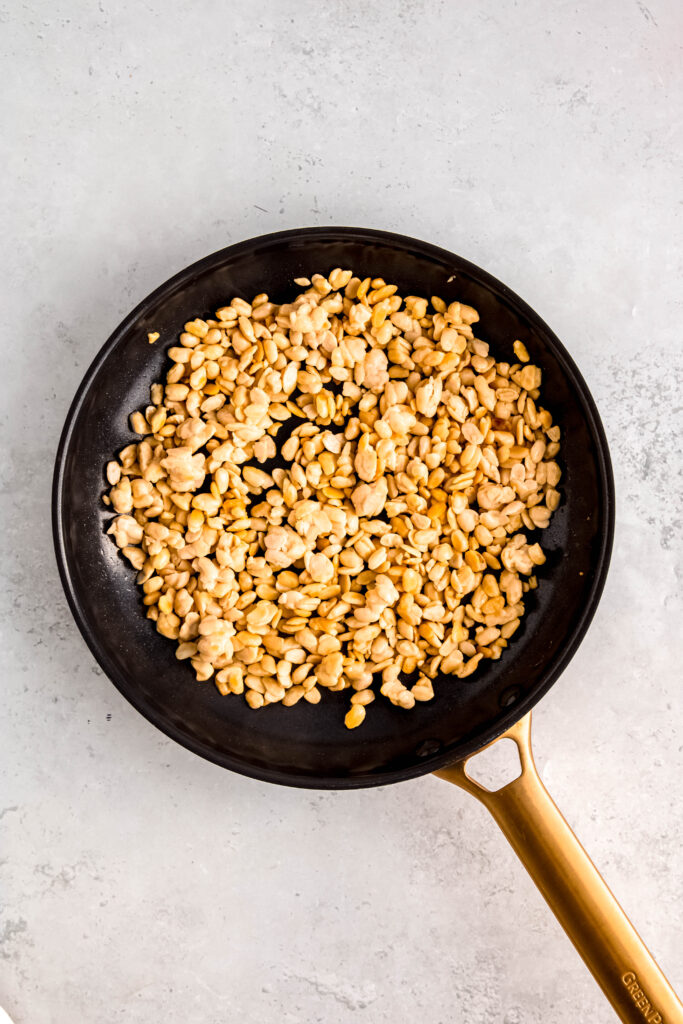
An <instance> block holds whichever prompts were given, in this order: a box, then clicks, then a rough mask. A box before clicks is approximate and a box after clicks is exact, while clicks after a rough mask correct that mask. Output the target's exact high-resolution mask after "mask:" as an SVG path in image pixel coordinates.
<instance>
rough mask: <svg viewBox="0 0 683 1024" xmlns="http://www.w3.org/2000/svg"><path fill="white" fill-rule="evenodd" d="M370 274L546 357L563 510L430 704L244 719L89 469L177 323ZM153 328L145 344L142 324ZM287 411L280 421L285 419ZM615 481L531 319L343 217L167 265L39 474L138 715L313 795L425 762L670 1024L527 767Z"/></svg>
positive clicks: (321, 708) (588, 953)
mask: <svg viewBox="0 0 683 1024" xmlns="http://www.w3.org/2000/svg"><path fill="white" fill-rule="evenodd" d="M336 266H340V267H350V268H352V269H353V271H354V273H355V274H358V275H360V276H361V277H365V276H367V275H370V276H372V277H375V276H378V275H381V276H382V277H384V278H385V279H386V280H388V281H391V282H393V283H395V284H397V285H398V286H399V291H400V292H401V293H402V294H409V293H413V294H421V295H428V296H429V295H434V294H435V295H440V296H442V297H443V298H444V299H445V300H446V302H450V301H453V300H455V299H458V300H462V301H464V302H466V303H468V304H470V305H472V306H474V307H475V308H476V309H477V310H478V311H479V313H480V316H481V323H480V324H479V329H480V334H481V336H483V337H484V338H485V339H486V340H487V341H489V342H490V343H491V345H492V348H493V351H494V352H495V353H496V356H497V358H498V359H507V360H509V361H510V362H514V361H515V358H514V355H513V352H512V342H513V341H514V340H515V339H520V340H521V341H523V342H524V343H525V345H526V346H527V348H528V350H529V352H530V353H531V357H532V360H533V361H534V362H536V363H537V364H538V365H540V366H541V367H542V370H543V378H544V404H546V405H547V406H548V408H549V409H550V411H551V413H552V414H553V419H554V421H555V422H557V423H559V425H560V426H561V428H562V449H561V452H560V461H561V463H562V470H563V477H562V488H561V491H562V503H561V505H560V508H559V509H558V510H557V511H556V512H555V514H554V515H553V517H552V521H551V525H550V527H549V528H548V529H547V530H546V531H544V534H543V538H542V539H543V546H544V549H545V551H546V554H547V562H546V563H545V565H544V566H542V567H541V568H540V569H539V571H538V576H539V586H538V588H537V589H536V590H535V591H533V592H531V593H530V595H529V600H528V601H527V602H526V604H527V613H526V614H525V616H524V617H523V619H522V626H521V628H520V629H519V630H518V632H517V634H516V635H515V637H514V640H513V641H512V642H511V644H510V646H509V648H508V649H507V650H506V651H505V652H504V653H503V656H502V658H501V659H500V660H499V661H487V662H486V663H485V664H484V665H483V667H481V669H480V671H478V672H477V673H475V674H474V676H472V677H470V678H467V679H465V680H457V679H449V678H447V677H444V678H439V679H437V680H436V681H435V684H434V688H435V692H436V697H435V699H434V700H433V701H431V702H429V703H427V704H421V705H420V706H419V708H418V709H416V710H414V711H412V712H409V713H406V712H405V711H404V710H403V709H400V708H396V707H394V706H392V705H391V704H390V703H389V702H388V701H380V702H377V703H375V704H373V706H372V709H371V713H370V714H369V715H368V717H367V719H366V721H365V723H364V724H363V727H362V728H360V729H357V730H354V731H349V730H347V729H346V728H345V727H344V724H343V717H344V714H343V712H344V708H345V700H346V698H345V696H344V695H343V694H341V693H340V694H334V693H326V694H325V695H324V699H323V701H322V702H321V703H320V704H319V705H317V706H312V705H309V704H306V703H305V702H301V703H299V704H298V705H297V706H296V708H284V707H283V706H282V705H277V704H276V705H271V706H269V707H268V708H265V709H263V710H262V711H260V712H257V713H256V712H254V711H252V710H251V709H250V708H248V706H247V704H246V702H244V701H243V700H241V699H237V698H232V699H226V698H225V697H222V696H220V694H219V693H218V691H217V690H216V689H215V687H214V686H212V685H210V684H209V685H202V684H197V683H196V682H195V680H194V678H193V676H192V673H191V672H190V670H189V669H188V668H187V666H186V665H185V664H184V663H182V662H179V661H177V660H176V658H175V654H174V644H172V643H169V642H168V641H167V640H165V639H164V638H163V637H161V636H160V635H159V634H158V633H157V632H156V631H155V630H154V628H153V627H152V625H151V623H150V622H149V621H148V620H147V619H146V618H145V617H144V615H143V613H142V605H141V599H140V592H139V588H138V587H137V586H136V585H135V582H134V576H133V573H132V572H131V571H130V567H129V566H128V565H127V563H124V562H123V560H122V559H121V558H120V556H119V555H118V553H117V551H116V549H115V546H114V545H113V544H112V543H111V540H110V539H109V538H107V537H106V536H105V530H106V527H107V523H108V520H109V519H110V513H107V511H106V509H105V508H104V506H103V505H102V502H101V495H102V492H103V490H104V486H105V480H104V475H103V467H104V465H105V464H106V462H107V461H108V460H109V459H110V458H111V457H112V456H113V454H114V453H115V452H117V451H118V450H119V449H120V448H122V447H124V446H125V445H126V444H129V443H130V442H131V441H132V440H134V439H135V438H134V436H133V435H132V434H131V432H130V428H129V426H128V415H129V413H130V412H131V411H132V410H134V409H136V408H139V407H141V406H145V405H147V404H148V400H149V388H150V385H151V384H152V383H153V382H155V381H157V380H160V379H162V377H163V374H164V367H165V362H166V355H165V348H167V347H168V344H170V343H172V342H173V340H174V339H175V337H176V336H177V334H178V332H179V330H180V328H181V325H182V324H183V323H184V322H185V321H186V320H187V319H188V318H189V317H190V316H196V315H199V316H211V315H212V314H213V311H214V310H215V309H217V308H218V307H219V306H221V305H223V304H224V303H225V302H226V301H228V300H229V299H230V298H231V297H233V296H235V295H239V296H243V297H245V298H247V299H250V298H251V297H252V296H253V295H254V294H256V293H257V292H263V291H266V292H268V294H269V295H270V296H271V298H274V299H275V300H276V301H279V302H284V301H288V300H290V299H292V298H293V297H294V295H295V294H296V292H295V287H296V286H294V285H293V279H294V278H295V277H299V276H310V274H312V273H314V272H317V271H325V272H327V271H329V270H330V269H332V268H333V267H336ZM148 331H158V332H159V333H160V335H161V339H160V341H159V342H158V343H157V344H156V345H149V344H148V343H147V337H146V336H147V332H148ZM286 426H287V425H286V424H285V428H286ZM613 527H614V485H613V480H612V471H611V466H610V459H609V453H608V449H607V443H606V440H605V435H604V432H603V429H602V425H601V423H600V419H599V416H598V413H597V410H596V408H595V404H594V402H593V400H592V398H591V395H590V393H589V391H588V388H587V387H586V384H585V382H584V380H583V378H582V377H581V375H580V373H579V371H578V370H577V368H576V366H575V365H574V363H573V361H572V359H571V358H570V356H569V355H568V353H567V352H566V350H565V349H564V347H563V346H562V345H561V343H560V342H559V340H558V339H557V338H556V337H555V335H554V334H553V333H552V332H551V331H550V329H549V328H548V327H547V325H546V324H545V323H544V322H543V321H542V320H541V319H540V317H538V316H537V315H536V313H534V311H533V310H532V309H530V307H529V306H528V305H526V303H524V302H523V301H522V300H521V299H520V298H518V297H517V296H516V295H515V294H514V293H513V292H512V291H511V290H510V289H509V288H507V287H506V286H505V285H503V284H501V283H500V282H499V281H496V280H495V279H494V278H493V277H491V275H490V274H487V273H485V272H484V271H483V270H480V269H479V268H478V267H476V266H474V265H473V264H471V263H468V262H467V261H466V260H464V259H461V258H460V257H459V256H455V255H453V254H452V253H450V252H446V251H445V250H443V249H439V248H436V247H435V246H433V245H429V244H426V243H424V242H420V241H416V240H415V239H412V238H406V237H404V236H402V235H395V234H389V233H387V232H383V231H373V230H365V229H358V228H306V229H301V230H294V231H283V232H278V233H276V234H271V235H265V236H263V237H260V238H255V239H250V240H249V241H246V242H242V243H240V244H238V245H233V246H230V247H229V248H227V249H223V250H221V251H220V252H217V253H214V254H213V255H211V256H207V257H206V259H203V260H200V261H199V262H198V263H195V264H193V265H192V266H191V267H188V268H187V269H186V270H183V271H181V273H179V274H177V275H176V276H175V277H173V278H172V279H171V280H170V281H168V282H167V283H166V284H164V285H162V286H161V287H160V288H158V289H157V290H156V291H155V292H153V293H152V294H151V295H150V296H149V297H148V298H147V299H145V300H144V302H142V303H141V304H140V305H139V306H138V307H137V309H135V310H134V311H133V312H132V313H131V314H130V315H129V316H128V317H127V318H126V319H125V320H124V321H123V323H122V324H121V326H120V327H118V328H117V330H116V331H115V332H114V333H113V334H112V336H111V337H110V338H109V340H108V341H107V342H106V344H105V345H104V347H103V348H102V350H101V351H100V352H99V354H98V355H97V357H96V358H95V360H94V362H93V364H92V366H91V367H90V369H89V370H88V372H87V373H86V375H85V378H84V380H83V382H82V383H81V385H80V387H79V389H78V392H77V394H76V397H75V399H74V401H73V404H72V406H71V409H70V410H69V413H68V416H67V419H66V424H65V426H64V431H63V433H62V437H61V441H60V443H59V450H58V453H57V461H56V468H55V476H54V485H53V530H54V539H55V547H56V553H57V561H58V564H59V571H60V574H61V578H62V582H63V585H64V589H65V591H66V595H67V598H68V601H69V604H70V606H71V610H72V612H73V614H74V617H75V619H76V622H77V624H78V626H79V628H80V630H81V632H82V634H83V637H84V638H85V640H86V643H87V644H88V646H89V647H90V649H91V651H92V652H93V654H94V656H95V658H96V659H97V661H98V662H99V664H100V665H101V667H102V669H103V670H104V672H105V673H106V674H107V675H108V676H109V678H110V679H111V680H112V681H113V683H114V684H115V685H116V686H117V687H118V689H119V690H120V691H121V693H122V694H123V695H124V696H125V697H126V698H127V699H128V700H129V701H130V702H131V704H133V706H134V707H135V708H137V710H138V711H140V712H141V713H142V714H143V715H144V716H145V717H146V718H147V719H148V720H149V721H150V722H152V723H153V724H154V725H156V726H157V727H158V728H159V729H161V730H162V731H163V732H164V733H166V735H168V736H170V737H171V738H172V739H174V740H176V741H177V742H179V743H181V744H182V745H183V746H185V747H187V748H189V749H190V750H193V751H194V752H195V753H197V754H200V755H201V756H202V757H205V758H207V759H208V760H210V761H214V762H215V763H216V764H219V765H222V766H223V767H224V768H229V769H230V770H232V771H237V772H241V773H243V774H244V775H249V776H251V777H252V778H256V779H262V780H264V781H266V782H277V783H281V784H284V785H290V786H305V787H311V788H317V789H333V788H339V789H351V788H358V787H362V786H378V785H386V784H387V783H391V782H400V781H401V780H403V779H412V778H415V777H416V776H419V775H425V774H427V773H428V772H436V773H437V774H438V775H440V777H441V778H443V779H446V780H448V781H449V782H453V783H455V784H456V785H459V786H461V787H462V788H463V789H465V790H467V791H468V792H470V793H472V794H473V795H474V796H476V797H477V798H478V799H479V800H480V801H481V802H482V803H483V804H484V805H485V806H486V807H487V808H488V810H489V811H490V812H491V813H492V815H493V817H494V818H495V820H496V821H497V822H498V824H499V825H500V827H501V828H502V830H503V832H504V833H505V835H506V836H507V838H508V840H509V841H510V843H511V844H512V846H513V847H514V849H515V851H516V853H517V854H518V855H519V857H520V859H521V860H522V862H523V863H524V865H525V867H526V868H527V870H528V871H529V873H530V874H531V876H532V878H533V879H534V881H535V882H536V884H537V885H538V886H539V888H540V890H541V891H542V893H543V895H544V896H545V898H546V900H547V901H548V903H549V904H550V906H551V908H552V910H553V911H554V913H555V914H556V916H557V917H558V919H559V921H560V923H561V924H562V925H563V927H564V928H565V930H566V931H567V933H568V935H569V937H570V938H571V939H572V941H573V942H574V944H575V946H576V947H577V949H578V951H579V953H580V954H581V955H582V957H583V958H584V960H585V961H586V963H587V965H588V967H589V968H590V970H591V971H592V973H593V974H594V976H595V978H596V980H597V981H598V982H599V984H600V985H601V986H602V988H603V990H604V992H605V994H606V995H607V997H608V999H609V1000H610V1002H611V1003H612V1005H613V1007H614V1009H615V1010H616V1012H617V1014H618V1015H619V1016H620V1017H621V1019H622V1020H624V1021H632V1022H635V1021H642V1020H643V1019H645V1020H646V1021H648V1022H649V1024H663V1022H666V1024H672V1022H674V1021H676V1022H678V1024H683V1007H681V1004H680V1002H679V1001H678V999H677V997H676V995H675V994H674V992H673V991H672V989H671V987H670V986H669V984H668V982H667V981H666V979H665V977H664V976H663V974H662V973H661V971H660V970H659V968H658V967H657V965H656V964H655V962H654V960H653V959H652V957H651V956H650V954H649V952H648V951H647V949H646V948H645V946H644V945H643V943H642V941H641V939H640V938H639V936H638V935H637V933H636V932H635V930H634V929H633V926H632V925H631V924H630V922H629V921H628V919H627V918H626V916H625V915H624V913H623V912H622V910H621V909H620V907H619V906H618V904H617V902H616V900H615V899H614V897H613V895H612V894H611V892H610V891H609V889H608V888H607V886H606V885H605V883H604V882H603V880H602V879H601V877H600V875H599V874H598V872H597V870H596V868H595V867H594V866H593V864H592V862H591V861H590V860H589V858H588V856H587V854H586V853H585V852H584V850H583V848H582V847H581V846H580V844H579V843H578V841H577V840H576V838H575V837H574V835H573V833H572V832H571V830H570V829H569V827H568V825H567V824H566V822H565V821H564V819H563V818H562V816H561V814H560V812H559V811H558V809H557V807H556V806H555V804H554V803H553V801H552V800H551V798H550V796H549V795H548V793H547V792H546V790H545V788H544V787H543V784H542V783H541V781H540V778H539V776H538V774H537V772H536V769H535V767H534V762H533V756H532V753H531V746H530V738H529V729H530V711H531V708H532V706H533V705H534V704H535V703H536V702H537V701H538V700H539V699H540V698H541V697H542V696H543V695H544V694H545V693H546V691H547V690H548V689H549V688H550V687H551V686H552V684H553V683H554V682H555V680H556V679H557V678H558V676H559V675H560V673H561V672H562V670H563V669H564V668H565V667H566V665H567V664H568V662H569V660H570V659H571V657H572V655H573V654H574V652H575V651H576V649H577V647H578V645H579V643H580V641H581V639H582V638H583V636H584V634H585V632H586V630H587V628H588V625H589V623H590V621H591V619H592V617H593V614H594V612H595V608H596V606H597V603H598V600H599V597H600V594H601V591H602V588H603V584H604V581H605V575H606V573H607V566H608V562H609V556H610V551H611V546H612V536H613ZM501 737H507V738H510V739H512V740H513V741H514V742H515V743H516V744H517V747H518V749H519V754H520V763H521V774H520V775H519V776H518V777H517V778H516V779H514V780H513V781H510V782H508V783H507V784H506V785H504V786H503V787H502V788H500V789H498V790H497V791H496V792H491V791H489V790H488V789H486V788H485V787H484V786H483V785H481V784H479V783H477V782H476V781H475V779H474V778H473V777H472V776H471V774H470V773H468V771H467V761H468V758H469V757H470V756H471V755H472V754H474V753H475V752H477V751H479V750H481V749H482V748H484V747H485V746H486V745H488V744H491V743H492V742H494V741H496V740H498V739H500V738H501Z"/></svg>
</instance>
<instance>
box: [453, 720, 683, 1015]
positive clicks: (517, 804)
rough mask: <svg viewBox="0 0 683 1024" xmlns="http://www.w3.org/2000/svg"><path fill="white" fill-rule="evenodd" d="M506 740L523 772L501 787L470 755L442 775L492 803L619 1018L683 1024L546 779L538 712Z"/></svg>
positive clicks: (665, 984)
mask: <svg viewBox="0 0 683 1024" xmlns="http://www.w3.org/2000/svg"><path fill="white" fill-rule="evenodd" d="M499 738H500V739H504V738H505V739H511V740H514V742H515V743H516V744H517V749H518V751H519V757H520V761H521V766H522V772H521V775H520V776H519V777H518V778H516V779H514V780H513V781H512V782H509V783H508V784H507V785H505V786H503V787H502V788H501V789H499V790H497V791H496V792H491V791H489V790H488V789H486V788H485V787H484V786H481V785H480V784H479V783H478V782H475V780H474V779H473V778H471V776H469V775H468V774H467V760H468V759H467V758H466V759H465V760H464V761H459V762H457V763H456V764H453V765H449V766H448V767H447V768H443V769H442V770H441V771H438V772H436V774H437V775H438V776H439V777H440V778H442V779H446V781H448V782H453V783H455V785H456V786H460V788H461V789H464V790H466V791H467V792H468V793H471V794H472V796H475V797H477V799H478V800H480V801H481V803H483V804H484V806H485V807H486V808H488V810H489V811H490V812H491V814H492V815H493V817H494V818H495V820H496V822H497V823H498V825H499V826H500V828H501V829H502V831H503V833H504V834H505V836H506V837H507V839H508V841H509V843H510V844H511V846H512V848H513V850H514V851H515V853H516V854H517V856H518V857H519V859H520V860H521V861H522V864H524V867H525V868H526V869H527V871H528V872H529V874H530V875H531V877H532V879H533V880H534V882H535V883H536V885H537V886H538V888H539V889H540V891H541V893H542V894H543V896H544V897H545V899H546V901H547V902H548V904H549V906H550V909H551V910H552V911H553V913H554V914H555V916H556V917H557V919H558V921H559V922H560V924H561V925H562V927H563V928H564V930H565V932H566V933H567V935H568V936H569V938H570V939H571V940H572V942H573V943H574V945H575V946H576V948H577V950H578V951H579V953H580V954H581V956H582V957H583V959H584V961H585V963H586V965H587V966H588V968H589V970H590V971H591V973H592V974H593V977H594V978H595V980H596V981H597V982H598V984H599V985H600V987H601V988H602V990H603V992H604V993H605V995H606V996H607V998H608V999H609V1001H610V1003H611V1004H612V1006H613V1008H614V1010H615V1011H616V1013H617V1015H618V1016H619V1018H620V1019H621V1020H622V1021H625V1022H627V1024H643V1022H644V1021H645V1022H647V1024H683V1006H682V1005H681V1003H680V1002H679V1000H678V998H677V997H676V993H675V992H674V991H673V989H672V988H671V986H670V985H669V982H668V981H667V980H666V978H665V977H664V975H663V974H662V972H661V971H660V969H659V967H658V966H657V964H656V963H655V961H654V959H653V958H652V955H651V954H650V952H649V951H648V949H647V947H646V946H645V944H644V942H643V940H642V939H641V938H640V936H639V935H638V933H637V932H636V930H635V928H634V927H633V925H632V924H631V922H630V921H629V919H628V918H627V917H626V914H625V913H624V912H623V910H622V909H621V907H620V906H619V904H618V903H617V901H616V899H615V898H614V896H613V895H612V893H611V892H610V890H609V889H608V887H607V885H606V884H605V882H604V881H603V879H602V877H601V875H600V873H599V872H598V870H597V868H596V867H595V865H594V864H593V862H592V861H591V859H590V857H589V856H588V854H587V853H586V851H585V850H584V848H583V847H582V846H581V844H580V843H579V841H578V839H577V838H576V836H575V835H574V833H573V832H572V830H571V829H570V827H569V825H568V824H567V822H566V821H565V820H564V818H563V817H562V815H561V813H560V811H559V810H558V808H557V806H556V804H555V803H554V802H553V800H552V798H551V796H550V794H549V793H548V791H547V790H546V788H545V786H544V785H543V783H542V782H541V779H540V777H539V775H538V771H537V769H536V765H535V764H534V758H533V754H532V752H531V714H528V715H525V716H524V718H522V719H520V721H519V722H517V723H516V724H515V725H513V726H512V728H511V729H508V731H507V732H505V733H503V735H502V736H501V737H499ZM494 742H498V741H497V740H495V741H494Z"/></svg>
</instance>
